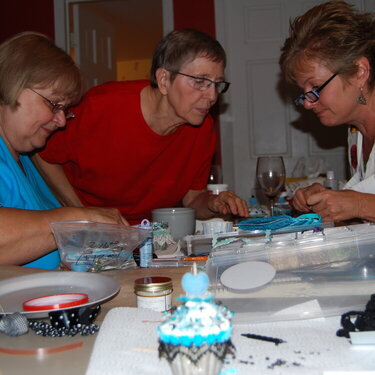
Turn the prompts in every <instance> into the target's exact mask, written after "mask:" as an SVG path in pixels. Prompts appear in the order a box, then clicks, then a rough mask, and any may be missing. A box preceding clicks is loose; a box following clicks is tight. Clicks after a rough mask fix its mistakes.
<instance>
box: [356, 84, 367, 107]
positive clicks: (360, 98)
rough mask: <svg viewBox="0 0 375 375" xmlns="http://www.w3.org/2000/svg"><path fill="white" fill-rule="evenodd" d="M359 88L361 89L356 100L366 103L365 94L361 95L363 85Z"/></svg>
mask: <svg viewBox="0 0 375 375" xmlns="http://www.w3.org/2000/svg"><path fill="white" fill-rule="evenodd" d="M360 90H361V93H360V95H359V96H358V98H357V102H358V103H359V104H363V105H366V104H367V100H366V98H365V96H364V95H363V87H361V88H360Z"/></svg>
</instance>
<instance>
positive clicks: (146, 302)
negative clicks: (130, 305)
mask: <svg viewBox="0 0 375 375" xmlns="http://www.w3.org/2000/svg"><path fill="white" fill-rule="evenodd" d="M172 292H173V285H172V279H171V278H169V277H165V276H148V277H141V278H140V279H137V280H135V281H134V293H135V295H136V296H137V307H141V308H144V309H150V310H154V311H169V310H170V309H171V308H172Z"/></svg>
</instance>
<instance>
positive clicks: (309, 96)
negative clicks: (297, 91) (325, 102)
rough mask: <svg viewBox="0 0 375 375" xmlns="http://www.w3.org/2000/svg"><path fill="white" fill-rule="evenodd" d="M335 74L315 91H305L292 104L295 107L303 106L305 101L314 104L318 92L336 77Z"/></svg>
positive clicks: (317, 97) (318, 95)
mask: <svg viewBox="0 0 375 375" xmlns="http://www.w3.org/2000/svg"><path fill="white" fill-rule="evenodd" d="M337 74H338V73H335V74H333V75H332V76H331V77H329V78H328V79H327V81H325V82H324V83H323V84H322V85H320V86H319V87H318V88H317V89H315V90H310V91H307V92H305V93H304V94H301V95H300V96H298V97H297V98H295V99H293V102H294V104H295V105H297V106H299V105H303V102H304V100H307V101H308V102H309V103H316V102H317V101H318V100H319V98H320V92H321V91H322V90H323V89H324V87H326V86H327V85H328V84H329V83H330V82H331V81H332V80H333V79H334V78H335V77H336V75H337Z"/></svg>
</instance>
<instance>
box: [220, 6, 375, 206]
mask: <svg viewBox="0 0 375 375" xmlns="http://www.w3.org/2000/svg"><path fill="white" fill-rule="evenodd" d="M321 2H323V1H317V0H315V1H314V0H309V1H304V0H216V1H215V8H216V25H217V26H216V31H217V37H218V39H219V41H220V42H221V43H222V44H223V46H224V48H225V50H226V52H227V57H228V64H227V70H226V77H227V79H228V80H229V81H230V82H232V85H231V87H230V89H229V90H228V92H227V93H226V94H224V96H223V98H222V100H223V102H224V103H225V106H226V111H225V112H224V113H223V114H222V115H221V116H220V126H221V142H222V144H221V148H222V159H223V174H224V180H225V182H227V183H229V185H230V187H231V188H232V189H234V190H236V192H237V193H238V194H239V195H240V196H241V197H243V198H245V199H246V198H248V197H249V196H250V195H251V194H252V192H253V191H254V190H253V188H254V187H255V182H256V180H255V168H256V158H257V157H258V156H262V155H282V156H283V157H284V160H285V166H286V170H287V176H291V173H292V169H293V167H294V165H295V164H296V162H297V160H298V159H299V158H300V157H305V158H312V159H315V160H318V159H323V160H324V161H325V164H326V169H333V170H335V171H336V174H337V176H338V178H339V179H343V178H345V177H346V168H347V167H346V166H347V161H346V129H345V127H339V128H334V129H332V128H327V127H324V126H323V125H321V124H320V123H319V121H318V120H317V118H316V117H315V116H314V115H313V114H312V113H311V111H305V110H302V111H299V110H297V109H296V108H294V105H293V104H292V101H291V98H293V97H294V96H296V95H297V94H299V93H300V92H299V90H298V89H296V88H293V87H289V86H287V85H286V84H285V83H283V81H282V80H281V78H280V69H279V64H278V60H279V57H280V48H281V47H282V45H283V43H284V41H285V38H286V37H287V35H288V31H289V20H290V18H294V17H295V16H297V15H300V14H302V13H304V12H305V11H306V10H307V9H309V8H311V7H312V6H314V5H316V4H318V3H321ZM353 3H354V4H355V5H356V6H358V8H359V9H364V7H365V6H366V7H372V8H374V1H370V0H368V1H366V2H365V3H364V2H361V1H360V0H358V1H353Z"/></svg>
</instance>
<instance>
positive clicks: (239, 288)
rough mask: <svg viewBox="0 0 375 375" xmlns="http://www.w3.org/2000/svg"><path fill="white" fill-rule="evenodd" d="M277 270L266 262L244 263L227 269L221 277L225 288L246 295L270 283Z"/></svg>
mask: <svg viewBox="0 0 375 375" xmlns="http://www.w3.org/2000/svg"><path fill="white" fill-rule="evenodd" d="M275 274H276V270H275V268H274V267H273V266H272V265H271V264H269V263H266V262H256V261H250V262H244V263H239V264H236V265H234V266H232V267H229V268H227V269H226V270H225V271H224V272H223V273H222V274H221V277H220V281H221V283H222V284H223V286H224V287H226V288H228V289H229V290H231V291H233V292H237V293H246V292H249V291H251V290H253V289H256V288H260V287H262V286H264V285H266V284H268V283H270V282H271V281H272V280H273V278H274V277H275Z"/></svg>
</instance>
